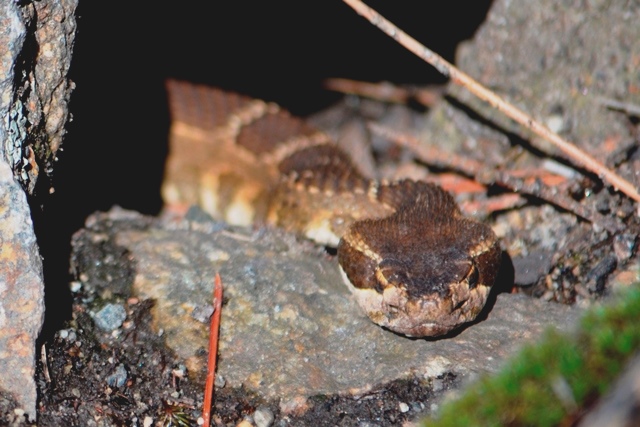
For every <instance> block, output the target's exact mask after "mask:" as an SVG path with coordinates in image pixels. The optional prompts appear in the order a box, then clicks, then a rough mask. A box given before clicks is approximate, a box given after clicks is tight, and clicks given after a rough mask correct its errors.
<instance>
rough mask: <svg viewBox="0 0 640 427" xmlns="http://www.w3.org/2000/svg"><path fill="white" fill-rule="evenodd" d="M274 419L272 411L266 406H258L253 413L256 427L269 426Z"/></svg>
mask: <svg viewBox="0 0 640 427" xmlns="http://www.w3.org/2000/svg"><path fill="white" fill-rule="evenodd" d="M274 419H275V417H274V415H273V412H271V410H270V409H269V408H267V407H264V406H260V407H258V409H256V411H255V412H254V413H253V421H254V423H255V424H256V427H269V426H271V424H273V420H274Z"/></svg>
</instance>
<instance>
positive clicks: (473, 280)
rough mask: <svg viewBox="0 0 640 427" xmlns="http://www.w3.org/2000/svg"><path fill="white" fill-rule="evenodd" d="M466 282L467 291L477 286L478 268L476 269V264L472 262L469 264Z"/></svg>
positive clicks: (478, 278)
mask: <svg viewBox="0 0 640 427" xmlns="http://www.w3.org/2000/svg"><path fill="white" fill-rule="evenodd" d="M466 280H467V285H468V286H469V289H473V288H475V287H476V285H477V284H478V280H480V272H479V271H478V268H477V267H476V264H475V263H474V262H472V263H471V268H470V269H469V272H468V273H467V277H466Z"/></svg>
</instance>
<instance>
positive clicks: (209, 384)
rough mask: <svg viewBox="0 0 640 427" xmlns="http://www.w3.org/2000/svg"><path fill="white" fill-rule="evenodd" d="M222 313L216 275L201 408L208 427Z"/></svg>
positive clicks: (218, 279) (220, 284)
mask: <svg viewBox="0 0 640 427" xmlns="http://www.w3.org/2000/svg"><path fill="white" fill-rule="evenodd" d="M221 311H222V280H220V274H218V273H216V279H215V283H214V286H213V315H211V325H210V328H209V358H208V361H207V381H206V382H205V385H204V404H203V408H202V419H203V420H204V423H203V425H204V426H206V427H209V425H210V423H211V422H210V420H211V401H212V399H213V383H214V381H215V376H216V360H217V357H218V336H219V332H220V315H221Z"/></svg>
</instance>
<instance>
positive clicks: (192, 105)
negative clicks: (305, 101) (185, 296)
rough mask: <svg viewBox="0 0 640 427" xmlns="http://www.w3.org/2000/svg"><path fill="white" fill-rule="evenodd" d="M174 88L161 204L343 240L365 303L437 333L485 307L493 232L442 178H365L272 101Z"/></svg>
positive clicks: (328, 241) (342, 253) (378, 313)
mask: <svg viewBox="0 0 640 427" xmlns="http://www.w3.org/2000/svg"><path fill="white" fill-rule="evenodd" d="M167 89H168V95H169V105H170V111H171V117H172V122H171V123H172V125H171V131H170V147H169V150H170V155H169V158H168V162H167V166H166V174H165V181H164V184H163V189H162V192H163V198H164V200H165V202H166V203H169V204H183V205H184V204H198V205H200V206H201V207H202V208H203V209H204V210H205V211H207V212H209V213H210V214H212V215H213V216H214V217H218V218H221V219H224V220H226V221H227V222H229V223H232V224H239V225H249V224H253V223H262V224H271V225H275V226H278V227H281V228H284V229H287V230H291V231H294V232H296V233H299V234H301V235H304V236H305V237H307V238H310V239H313V240H314V241H316V242H318V243H321V244H324V245H331V246H334V247H336V246H337V248H338V261H339V263H340V267H341V271H342V273H343V276H344V278H345V282H346V283H347V285H348V286H349V288H350V289H351V291H352V292H353V294H354V296H355V298H356V300H357V301H358V303H359V305H360V306H361V307H362V308H363V310H364V311H365V312H366V313H367V315H368V316H369V318H371V320H373V321H374V322H375V323H377V324H379V325H381V326H383V327H386V328H388V329H390V330H392V331H395V332H397V333H401V334H404V335H407V336H414V337H422V336H437V335H442V334H445V333H447V332H449V331H451V330H452V329H454V328H456V327H457V326H459V325H461V324H463V323H466V322H469V321H471V320H473V319H475V318H476V316H477V315H478V313H479V312H480V311H481V310H482V308H483V307H484V305H485V302H486V300H487V296H488V294H489V290H490V288H491V286H492V285H493V282H494V280H495V278H496V275H497V271H498V268H499V264H500V257H501V251H500V248H499V244H498V240H497V238H496V236H495V234H494V233H493V232H492V231H491V229H490V228H489V227H488V226H487V225H485V224H482V223H479V222H476V221H473V220H471V219H467V218H465V217H463V216H462V215H461V213H460V211H459V209H458V207H457V205H456V204H455V202H454V200H453V199H452V197H451V196H450V195H449V194H448V193H447V192H445V191H444V190H442V189H441V188H440V187H437V186H435V185H433V184H427V183H424V182H414V181H409V180H403V181H398V182H393V183H382V182H376V181H372V180H369V179H367V178H365V177H364V176H363V175H362V174H360V173H359V172H358V170H357V169H356V168H355V167H354V166H353V164H352V162H351V160H350V159H349V157H348V156H347V155H346V154H345V153H344V152H342V151H340V150H339V149H338V147H336V146H335V145H334V144H333V143H332V141H331V140H330V139H329V137H328V136H327V135H326V134H324V133H322V132H319V131H317V130H315V129H313V128H312V127H310V126H308V125H307V124H306V123H304V122H303V121H302V120H300V119H297V118H295V117H292V116H290V115H289V114H288V113H287V112H285V111H283V110H281V109H280V108H279V107H278V106H277V105H275V104H271V103H265V102H263V101H258V100H253V99H250V98H247V97H243V96H240V95H237V94H233V93H227V92H223V91H221V90H218V89H214V88H210V87H206V86H200V85H193V84H189V83H184V82H178V81H169V82H168V83H167Z"/></svg>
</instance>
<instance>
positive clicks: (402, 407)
mask: <svg viewBox="0 0 640 427" xmlns="http://www.w3.org/2000/svg"><path fill="white" fill-rule="evenodd" d="M398 406H399V407H400V412H402V413H403V414H404V413H405V412H409V405H407V404H406V403H404V402H400V403H399V404H398Z"/></svg>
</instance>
